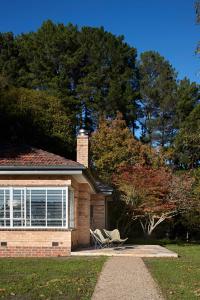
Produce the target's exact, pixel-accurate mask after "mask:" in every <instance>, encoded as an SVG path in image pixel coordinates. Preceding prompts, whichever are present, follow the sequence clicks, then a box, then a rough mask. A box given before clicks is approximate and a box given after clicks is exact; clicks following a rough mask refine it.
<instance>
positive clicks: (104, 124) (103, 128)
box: [90, 114, 151, 182]
mask: <svg viewBox="0 0 200 300" xmlns="http://www.w3.org/2000/svg"><path fill="white" fill-rule="evenodd" d="M90 144H91V156H92V166H93V168H94V169H95V171H96V173H97V175H98V176H99V177H100V178H101V179H102V180H104V181H107V182H111V181H112V176H113V174H115V173H117V172H118V171H119V169H120V167H121V166H123V165H126V164H135V163H139V162H140V163H141V164H143V163H145V162H146V161H148V160H150V158H151V149H150V148H148V146H144V145H142V144H141V142H139V141H137V140H136V139H135V138H134V137H133V135H132V133H131V131H130V130H129V129H128V127H127V126H126V123H125V121H124V120H123V119H122V115H121V114H118V116H117V118H116V119H115V120H105V119H102V120H101V122H100V125H99V129H98V130H97V131H95V132H94V133H93V135H92V137H91V139H90Z"/></svg>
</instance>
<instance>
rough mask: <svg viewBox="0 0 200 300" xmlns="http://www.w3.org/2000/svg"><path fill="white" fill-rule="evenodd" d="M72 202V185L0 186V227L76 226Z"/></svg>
mask: <svg viewBox="0 0 200 300" xmlns="http://www.w3.org/2000/svg"><path fill="white" fill-rule="evenodd" d="M73 205H74V192H73V189H71V188H69V187H8V188H7V187H6V188H0V227H3V228H21V227H24V228H44V227H47V228H58V227H61V228H74V207H72V206H73Z"/></svg>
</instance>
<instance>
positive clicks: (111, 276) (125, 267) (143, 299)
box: [92, 257, 164, 300]
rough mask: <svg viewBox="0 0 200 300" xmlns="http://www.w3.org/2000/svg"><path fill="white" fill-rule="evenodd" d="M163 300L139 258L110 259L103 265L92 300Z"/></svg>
mask: <svg viewBox="0 0 200 300" xmlns="http://www.w3.org/2000/svg"><path fill="white" fill-rule="evenodd" d="M133 299H137V300H161V299H162V300H163V299H164V298H163V297H162V295H161V293H160V292H159V289H158V287H157V285H156V283H155V282H154V280H153V278H152V277H151V275H150V273H149V271H148V270H147V268H146V266H145V264H144V262H143V261H142V259H141V258H136V257H111V258H110V259H109V260H108V261H107V262H106V263H105V265H104V267H103V270H102V272H101V274H100V277H99V280H98V282H97V285H96V287H95V291H94V294H93V296H92V300H133Z"/></svg>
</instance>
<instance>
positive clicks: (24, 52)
mask: <svg viewBox="0 0 200 300" xmlns="http://www.w3.org/2000/svg"><path fill="white" fill-rule="evenodd" d="M0 44H1V50H0V72H2V73H3V74H5V75H6V76H8V77H9V80H10V83H11V84H12V85H15V86H18V87H27V88H31V89H39V90H48V92H49V93H51V94H53V95H56V96H58V97H59V98H60V99H61V100H62V102H63V104H64V106H65V109H66V111H67V112H68V114H70V115H72V114H73V122H74V125H75V126H77V125H78V126H81V127H86V128H87V129H94V128H95V126H96V122H97V120H98V117H99V116H100V115H101V114H102V113H105V115H106V116H107V117H111V118H114V117H115V116H116V112H117V110H119V111H121V113H122V114H123V116H124V118H125V120H126V121H127V124H129V125H130V126H132V127H134V126H135V114H136V112H135V98H136V95H137V85H138V84H137V68H136V50H135V48H132V47H130V46H129V45H128V44H126V43H125V42H124V39H123V37H122V36H119V37H116V36H114V35H113V34H111V33H109V32H106V31H105V30H104V29H103V27H100V28H92V27H82V28H81V29H78V28H77V26H74V25H72V24H68V25H66V26H65V25H63V24H55V23H53V22H52V21H50V20H48V21H46V22H44V23H43V24H42V26H41V27H40V28H39V29H38V30H37V31H36V32H30V33H27V34H21V35H19V36H17V37H14V36H13V34H11V33H5V34H1V36H0Z"/></svg>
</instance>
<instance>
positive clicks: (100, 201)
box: [91, 194, 106, 229]
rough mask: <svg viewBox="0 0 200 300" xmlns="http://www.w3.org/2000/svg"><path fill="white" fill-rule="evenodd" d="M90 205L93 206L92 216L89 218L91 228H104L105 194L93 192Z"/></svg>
mask: <svg viewBox="0 0 200 300" xmlns="http://www.w3.org/2000/svg"><path fill="white" fill-rule="evenodd" d="M91 205H92V206H93V218H92V220H91V227H92V229H96V228H98V229H104V228H106V206H105V196H104V195H102V194H94V195H92V196H91Z"/></svg>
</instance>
